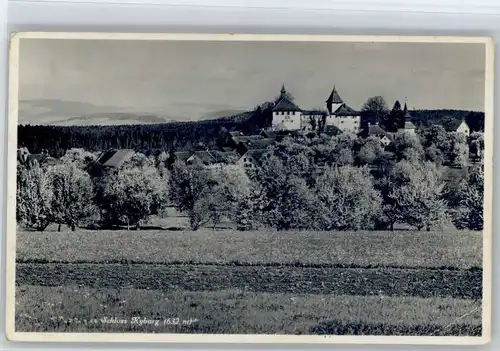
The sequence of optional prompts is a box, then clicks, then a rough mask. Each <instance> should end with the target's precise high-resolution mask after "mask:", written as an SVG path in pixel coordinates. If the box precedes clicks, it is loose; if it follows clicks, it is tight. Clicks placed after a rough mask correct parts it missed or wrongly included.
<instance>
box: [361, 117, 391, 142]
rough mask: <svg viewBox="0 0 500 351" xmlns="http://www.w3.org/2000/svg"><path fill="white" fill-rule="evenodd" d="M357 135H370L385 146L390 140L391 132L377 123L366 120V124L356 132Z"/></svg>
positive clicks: (363, 136) (364, 136)
mask: <svg viewBox="0 0 500 351" xmlns="http://www.w3.org/2000/svg"><path fill="white" fill-rule="evenodd" d="M358 136H360V137H362V138H368V137H370V136H374V137H377V138H378V139H379V140H380V144H382V146H384V147H386V146H388V145H389V144H390V143H391V142H392V139H393V138H392V135H391V133H388V132H386V131H385V130H384V129H382V127H380V126H379V125H378V123H375V124H371V123H369V122H368V126H367V127H366V128H364V129H362V130H361V132H359V133H358Z"/></svg>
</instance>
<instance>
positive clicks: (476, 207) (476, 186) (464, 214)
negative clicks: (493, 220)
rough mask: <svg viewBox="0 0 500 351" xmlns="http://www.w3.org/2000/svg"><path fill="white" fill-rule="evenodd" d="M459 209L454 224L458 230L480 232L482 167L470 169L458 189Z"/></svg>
mask: <svg viewBox="0 0 500 351" xmlns="http://www.w3.org/2000/svg"><path fill="white" fill-rule="evenodd" d="M458 199H459V204H458V205H459V209H458V211H456V213H455V216H454V223H455V225H456V226H457V228H459V229H465V228H467V229H472V230H482V229H483V226H484V215H483V210H484V169H483V167H482V165H476V166H474V167H472V168H471V171H470V173H469V175H468V177H467V178H466V179H464V180H462V182H461V184H460V187H459V189H458Z"/></svg>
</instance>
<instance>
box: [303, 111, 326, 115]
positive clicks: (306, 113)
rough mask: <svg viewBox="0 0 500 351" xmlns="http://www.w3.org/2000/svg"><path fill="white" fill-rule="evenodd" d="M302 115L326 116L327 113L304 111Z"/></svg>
mask: <svg viewBox="0 0 500 351" xmlns="http://www.w3.org/2000/svg"><path fill="white" fill-rule="evenodd" d="M302 114H303V115H306V116H317V115H321V116H324V115H326V112H325V111H321V110H303V111H302Z"/></svg>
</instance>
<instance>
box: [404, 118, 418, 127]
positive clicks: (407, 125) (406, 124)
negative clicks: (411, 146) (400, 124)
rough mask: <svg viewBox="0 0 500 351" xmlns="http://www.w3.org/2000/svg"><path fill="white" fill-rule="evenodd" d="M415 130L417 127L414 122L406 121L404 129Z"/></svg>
mask: <svg viewBox="0 0 500 351" xmlns="http://www.w3.org/2000/svg"><path fill="white" fill-rule="evenodd" d="M415 128H416V127H415V125H414V124H413V122H412V121H409V120H407V121H405V126H404V129H415Z"/></svg>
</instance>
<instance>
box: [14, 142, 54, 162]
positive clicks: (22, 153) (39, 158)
mask: <svg viewBox="0 0 500 351" xmlns="http://www.w3.org/2000/svg"><path fill="white" fill-rule="evenodd" d="M17 160H18V162H19V163H20V164H22V165H25V166H27V167H31V166H34V165H35V164H38V165H40V166H48V165H55V164H57V162H58V160H57V159H56V158H54V157H51V156H50V155H49V154H48V153H47V151H45V150H43V151H42V152H41V153H39V154H32V153H30V152H29V150H28V149H27V148H25V147H23V148H19V149H17Z"/></svg>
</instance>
